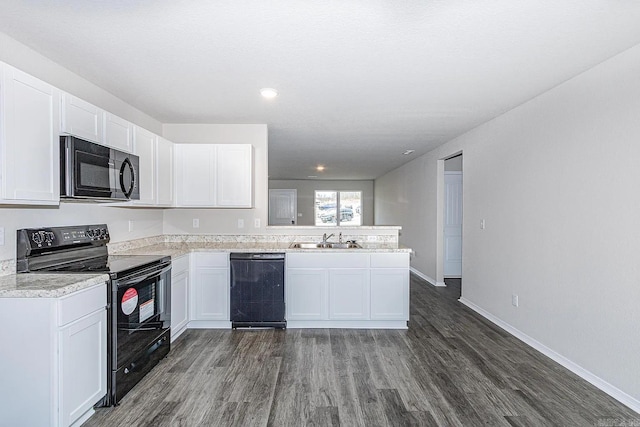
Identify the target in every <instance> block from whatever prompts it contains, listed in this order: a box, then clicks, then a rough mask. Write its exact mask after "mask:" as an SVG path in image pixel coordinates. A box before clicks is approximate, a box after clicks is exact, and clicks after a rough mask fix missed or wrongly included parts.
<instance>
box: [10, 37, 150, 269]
mask: <svg viewBox="0 0 640 427" xmlns="http://www.w3.org/2000/svg"><path fill="white" fill-rule="evenodd" d="M0 61H3V62H6V63H8V64H10V65H12V66H14V67H16V68H19V69H21V70H23V71H25V72H26V73H29V74H31V75H33V76H35V77H38V78H40V79H41V80H44V81H46V82H48V83H50V84H52V85H54V86H56V87H58V88H60V89H62V90H64V91H67V92H69V93H72V94H74V95H76V96H78V97H80V98H82V99H85V100H87V101H89V102H91V103H93V104H95V105H97V106H99V107H101V108H103V109H105V110H107V111H110V112H112V113H113V114H116V115H118V116H120V117H123V118H125V119H127V120H129V121H131V122H133V123H135V124H137V125H139V126H142V127H145V128H147V129H149V130H151V131H153V132H156V133H161V131H162V127H161V124H160V122H158V121H157V120H154V119H153V118H151V117H149V116H148V115H146V114H144V113H142V112H140V111H139V110H137V109H135V108H134V107H132V106H130V105H128V104H126V103H125V102H123V101H122V100H120V99H118V98H116V97H115V96H113V95H111V94H109V93H108V92H106V91H105V90H103V89H101V88H99V87H98V86H96V85H94V84H93V83H91V82H89V81H88V80H86V79H83V78H81V77H80V76H78V75H76V74H74V73H72V72H71V71H69V70H67V69H65V68H64V67H62V66H60V65H58V64H56V63H54V62H52V61H51V60H49V59H48V58H46V57H44V56H42V55H40V54H38V53H36V52H34V51H33V50H31V49H30V48H28V47H26V46H25V45H23V44H21V43H19V42H17V41H16V40H14V39H12V38H10V37H8V36H7V35H5V34H3V33H0ZM129 220H133V221H134V222H133V231H131V232H129V228H128V221H129ZM100 223H106V224H107V225H108V226H109V230H110V231H111V240H112V241H114V242H118V241H123V240H129V239H135V238H141V237H148V236H154V235H157V234H161V233H162V210H152V209H122V208H112V207H107V206H105V205H103V204H77V203H63V204H61V205H60V207H50V208H49V207H47V208H38V207H27V208H25V207H16V206H0V227H4V229H5V244H4V245H3V246H0V261H2V260H8V259H15V256H16V230H17V229H20V228H27V227H43V226H59V225H70V224H100Z"/></svg>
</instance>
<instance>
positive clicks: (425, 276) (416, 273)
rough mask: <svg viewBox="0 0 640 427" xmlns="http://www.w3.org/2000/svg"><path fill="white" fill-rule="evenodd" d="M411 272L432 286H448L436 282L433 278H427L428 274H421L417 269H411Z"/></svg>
mask: <svg viewBox="0 0 640 427" xmlns="http://www.w3.org/2000/svg"><path fill="white" fill-rule="evenodd" d="M409 270H410V271H411V272H412V273H413V274H415V275H416V276H418V277H419V278H421V279H424V280H426V281H427V282H429V284H430V285H431V286H438V287H440V286H447V285H446V284H445V283H444V282H438V281H435V280H433V279H432V278H431V277H429V276H427V275H426V274H423V273H422V272H420V271H418V270H416V269H415V268H413V267H409Z"/></svg>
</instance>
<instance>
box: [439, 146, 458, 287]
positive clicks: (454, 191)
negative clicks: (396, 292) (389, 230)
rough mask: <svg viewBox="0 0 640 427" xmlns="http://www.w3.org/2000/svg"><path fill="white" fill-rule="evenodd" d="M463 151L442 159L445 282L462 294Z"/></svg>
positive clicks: (442, 250)
mask: <svg viewBox="0 0 640 427" xmlns="http://www.w3.org/2000/svg"><path fill="white" fill-rule="evenodd" d="M462 159H463V158H462V154H461V153H458V154H456V155H454V156H452V157H448V158H445V159H444V161H443V176H442V183H443V191H442V200H441V207H442V227H441V228H439V229H440V230H442V238H441V242H442V247H441V248H440V250H441V254H442V256H441V260H442V268H441V270H440V271H442V281H443V282H444V283H445V284H446V285H447V286H452V287H453V288H455V289H456V290H457V292H458V293H459V294H460V296H461V295H462V217H463V203H462V200H463V185H462V181H463V180H462V176H463V175H462V174H463V170H462Z"/></svg>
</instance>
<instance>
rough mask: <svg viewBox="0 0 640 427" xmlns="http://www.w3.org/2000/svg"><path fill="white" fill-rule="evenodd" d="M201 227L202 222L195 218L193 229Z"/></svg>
mask: <svg viewBox="0 0 640 427" xmlns="http://www.w3.org/2000/svg"><path fill="white" fill-rule="evenodd" d="M199 227H200V220H199V219H198V218H193V228H199Z"/></svg>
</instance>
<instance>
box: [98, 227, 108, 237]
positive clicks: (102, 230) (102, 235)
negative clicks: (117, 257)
mask: <svg viewBox="0 0 640 427" xmlns="http://www.w3.org/2000/svg"><path fill="white" fill-rule="evenodd" d="M100 237H102V238H103V239H106V238H107V229H106V228H101V229H100Z"/></svg>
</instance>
